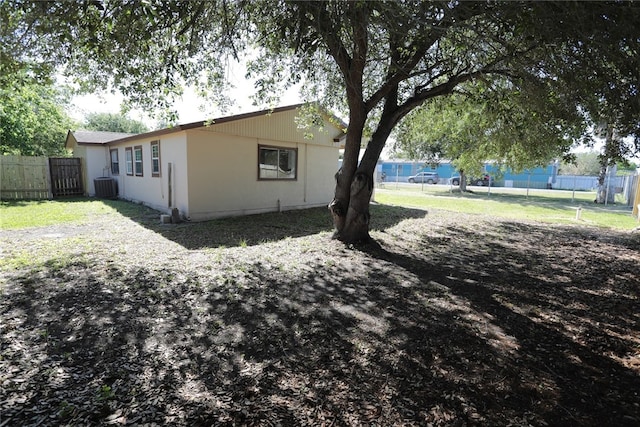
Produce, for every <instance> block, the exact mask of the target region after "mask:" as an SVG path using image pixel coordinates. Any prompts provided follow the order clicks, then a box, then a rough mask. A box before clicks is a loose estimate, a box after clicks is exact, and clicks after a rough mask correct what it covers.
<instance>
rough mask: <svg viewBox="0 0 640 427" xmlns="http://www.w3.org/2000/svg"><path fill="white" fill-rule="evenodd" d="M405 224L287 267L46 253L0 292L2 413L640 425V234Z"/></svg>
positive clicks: (244, 421) (15, 417)
mask: <svg viewBox="0 0 640 427" xmlns="http://www.w3.org/2000/svg"><path fill="white" fill-rule="evenodd" d="M401 225H402V227H401V228H400V227H398V228H396V229H394V233H395V234H394V236H393V237H391V236H390V235H389V233H382V232H378V233H377V234H376V238H377V239H378V242H379V245H370V246H362V247H357V248H355V249H354V248H349V247H345V246H344V245H341V244H339V243H338V242H333V241H329V240H327V241H326V248H324V249H323V250H317V251H315V252H311V253H309V254H307V255H304V254H298V255H299V256H300V257H301V258H302V257H305V256H306V258H304V259H301V260H299V265H298V267H297V268H291V269H284V270H283V269H278V268H274V266H272V265H269V264H268V263H267V262H266V261H264V260H261V259H258V260H255V259H250V260H244V259H235V260H234V264H233V265H231V266H230V267H228V269H226V270H225V269H224V268H223V267H222V266H220V265H218V264H216V263H213V262H212V264H211V268H213V269H218V270H219V271H217V273H218V275H217V276H215V277H212V276H210V275H207V273H206V271H205V270H204V269H198V270H192V269H188V268H186V269H184V270H181V269H179V268H178V267H171V268H166V267H163V266H162V265H158V266H157V267H155V268H154V267H151V266H150V267H139V266H138V267H136V266H130V265H122V264H118V263H115V262H110V261H109V260H103V261H102V262H100V261H95V262H93V261H91V262H75V263H71V264H66V265H64V267H62V266H60V264H59V263H57V262H56V260H55V258H52V260H51V262H48V263H45V264H47V265H48V266H49V267H48V268H44V269H43V268H34V269H30V270H25V271H18V272H16V273H15V274H14V275H13V276H12V277H10V278H9V280H8V281H7V283H6V285H5V288H4V295H3V299H2V301H0V316H1V318H0V320H1V322H0V328H1V329H0V331H1V338H2V341H1V342H2V355H1V356H2V357H1V358H0V366H1V367H2V370H0V372H2V374H0V375H2V376H3V377H2V382H3V387H2V389H1V390H0V402H2V403H1V405H2V408H1V409H2V413H3V417H5V420H8V421H7V422H8V423H9V424H16V425H30V424H33V425H35V424H38V425H57V424H62V423H68V424H115V423H122V424H124V423H129V424H144V423H157V424H171V425H277V424H280V425H321V424H330V425H371V424H375V425H399V424H404V425H434V426H449V425H505V426H506V425H523V426H524V425H586V426H591V425H592V426H599V425H629V426H630V425H637V424H638V422H639V421H640V396H638V390H640V375H639V372H640V366H638V365H633V363H635V362H633V360H636V361H637V357H638V354H640V353H639V349H640V347H639V343H638V338H637V337H638V336H640V330H639V327H638V324H639V323H638V314H637V313H639V312H640V306H639V303H638V283H639V280H638V279H639V277H638V270H637V265H638V256H637V253H636V254H634V253H628V252H627V251H628V248H629V247H632V246H633V244H632V243H629V244H628V247H625V246H621V245H620V244H619V243H618V239H614V238H611V239H609V238H607V237H606V236H603V235H600V234H598V233H597V232H593V233H591V232H588V233H583V232H581V231H576V230H575V229H571V228H553V229H550V228H549V227H545V226H537V225H522V224H517V223H510V222H497V223H496V222H494V223H491V224H488V223H481V224H468V225H463V226H458V225H445V226H431V227H427V225H429V223H427V221H426V220H425V219H424V218H420V217H419V218H414V219H410V220H408V221H407V222H404V223H402V224H401ZM587 243H589V244H588V245H587ZM427 247H428V248H429V251H426V250H425V248H427ZM410 248H413V249H414V250H413V251H409V250H408V249H410ZM452 248H453V249H454V250H452ZM274 250H275V249H274ZM612 251H614V252H612ZM615 251H619V252H618V253H616V252H615ZM234 253H235V254H236V255H235V256H237V251H235V252H234ZM275 255H276V256H277V255H278V254H275ZM592 258H596V259H597V261H596V262H595V263H592V261H593V260H592ZM56 266H57V267H56ZM608 268H612V269H613V271H615V272H616V275H615V276H613V277H612V275H611V274H610V270H607V269H608ZM634 355H635V356H634ZM634 357H635V359H634Z"/></svg>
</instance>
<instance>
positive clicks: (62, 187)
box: [49, 157, 84, 197]
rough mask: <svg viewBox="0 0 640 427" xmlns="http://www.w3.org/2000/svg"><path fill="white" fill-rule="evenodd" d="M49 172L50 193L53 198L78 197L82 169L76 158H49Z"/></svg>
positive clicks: (80, 193)
mask: <svg viewBox="0 0 640 427" xmlns="http://www.w3.org/2000/svg"><path fill="white" fill-rule="evenodd" d="M49 169H50V170H51V193H52V194H53V197H60V196H79V195H83V194H84V190H83V188H82V167H81V164H80V159H79V158H77V157H51V158H49Z"/></svg>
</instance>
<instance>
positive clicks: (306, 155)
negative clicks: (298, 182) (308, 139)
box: [298, 144, 309, 203]
mask: <svg viewBox="0 0 640 427" xmlns="http://www.w3.org/2000/svg"><path fill="white" fill-rule="evenodd" d="M303 146H304V186H303V199H304V200H303V201H304V203H307V176H308V172H307V171H308V169H309V153H308V152H307V151H308V147H309V145H308V144H303ZM298 151H299V150H298Z"/></svg>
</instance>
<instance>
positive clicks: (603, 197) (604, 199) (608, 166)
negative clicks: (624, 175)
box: [595, 125, 615, 204]
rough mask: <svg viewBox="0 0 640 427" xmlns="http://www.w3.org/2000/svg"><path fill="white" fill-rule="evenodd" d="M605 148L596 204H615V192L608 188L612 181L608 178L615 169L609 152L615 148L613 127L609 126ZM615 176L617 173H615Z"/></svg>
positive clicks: (601, 159) (601, 158)
mask: <svg viewBox="0 0 640 427" xmlns="http://www.w3.org/2000/svg"><path fill="white" fill-rule="evenodd" d="M605 132H606V133H605V148H604V152H603V153H602V154H600V156H599V159H600V173H599V174H598V189H597V191H596V200H595V202H596V203H602V204H604V203H613V202H614V200H615V190H614V189H612V188H609V191H607V187H608V186H610V180H608V179H607V176H608V175H610V174H611V171H612V168H614V167H615V162H614V161H613V160H612V159H611V156H610V155H609V152H610V151H611V150H612V147H614V142H615V140H614V138H615V132H614V129H613V126H610V125H607V127H606V131H605ZM614 175H615V172H614Z"/></svg>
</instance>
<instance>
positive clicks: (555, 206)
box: [375, 184, 639, 229]
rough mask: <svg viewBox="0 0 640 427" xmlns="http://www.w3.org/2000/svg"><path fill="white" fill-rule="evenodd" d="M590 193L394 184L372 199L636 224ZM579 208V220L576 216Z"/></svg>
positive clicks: (600, 224) (489, 212) (627, 212)
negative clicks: (463, 190)
mask: <svg viewBox="0 0 640 427" xmlns="http://www.w3.org/2000/svg"><path fill="white" fill-rule="evenodd" d="M594 199H595V193H593V192H575V193H573V192H571V191H560V190H530V191H529V192H528V195H527V190H526V189H504V188H492V189H491V191H490V192H489V191H488V189H486V188H482V187H478V188H474V189H473V192H471V193H464V194H461V193H459V192H454V191H450V189H449V188H448V187H443V186H424V189H423V187H422V186H419V185H413V186H407V185H405V186H402V185H400V186H398V187H396V186H395V184H391V185H387V186H386V188H376V193H375V200H376V202H378V203H381V204H387V205H396V206H406V207H417V208H425V209H441V210H450V211H456V212H465V213H471V214H481V215H491V216H497V217H502V218H513V219H522V220H535V221H543V222H550V223H559V224H581V225H592V226H597V227H606V228H616V229H633V228H635V227H637V226H638V225H639V223H638V220H637V218H635V217H634V216H633V215H632V213H631V209H630V208H629V207H627V206H623V205H620V204H616V205H610V206H603V205H596V204H594V203H593V200H594ZM578 208H581V212H580V219H576V213H577V209H578Z"/></svg>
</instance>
